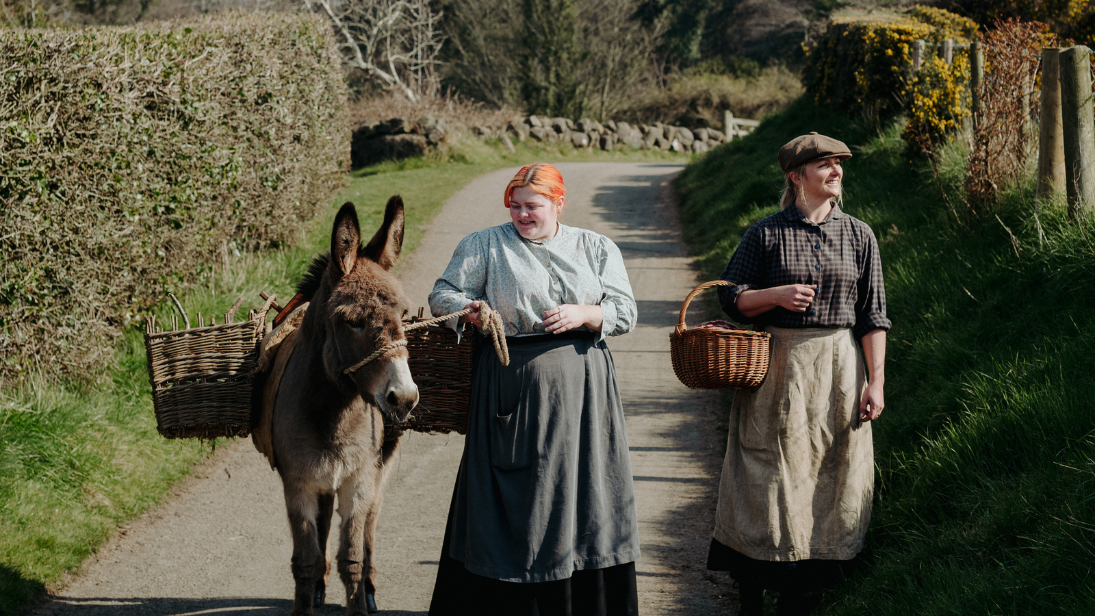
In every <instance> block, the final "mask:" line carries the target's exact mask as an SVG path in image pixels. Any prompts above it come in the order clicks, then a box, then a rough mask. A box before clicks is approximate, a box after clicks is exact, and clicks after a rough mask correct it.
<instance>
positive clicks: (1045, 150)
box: [1036, 47, 1065, 201]
mask: <svg viewBox="0 0 1095 616" xmlns="http://www.w3.org/2000/svg"><path fill="white" fill-rule="evenodd" d="M1058 53H1060V49H1059V48H1057V47H1046V48H1045V49H1043V50H1042V95H1041V107H1042V109H1041V113H1040V116H1039V121H1038V191H1037V193H1036V195H1037V198H1038V200H1039V201H1046V200H1052V199H1054V198H1055V197H1056V196H1057V195H1062V194H1064V192H1065V134H1064V125H1063V124H1062V123H1061V81H1060V74H1061V73H1060V68H1059V66H1060V64H1059V62H1058V59H1057V54H1058Z"/></svg>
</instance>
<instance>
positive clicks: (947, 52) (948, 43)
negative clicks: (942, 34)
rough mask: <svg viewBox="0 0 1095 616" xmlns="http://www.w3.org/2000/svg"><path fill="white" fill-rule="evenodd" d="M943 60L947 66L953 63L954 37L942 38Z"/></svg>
mask: <svg viewBox="0 0 1095 616" xmlns="http://www.w3.org/2000/svg"><path fill="white" fill-rule="evenodd" d="M943 61H944V62H946V63H947V65H948V66H950V65H951V64H953V63H954V39H944V40H943Z"/></svg>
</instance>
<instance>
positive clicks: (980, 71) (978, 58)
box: [970, 41, 985, 125]
mask: <svg viewBox="0 0 1095 616" xmlns="http://www.w3.org/2000/svg"><path fill="white" fill-rule="evenodd" d="M984 78H985V50H984V48H983V47H982V46H981V42H980V41H974V42H973V43H970V94H971V97H970V110H971V111H972V112H973V122H974V125H976V124H977V116H978V114H980V113H981V81H983V80H984Z"/></svg>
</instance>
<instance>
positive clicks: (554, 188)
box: [503, 163, 567, 208]
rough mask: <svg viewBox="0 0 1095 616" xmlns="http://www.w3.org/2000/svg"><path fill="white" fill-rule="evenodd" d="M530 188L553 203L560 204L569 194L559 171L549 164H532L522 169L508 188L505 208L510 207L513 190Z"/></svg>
mask: <svg viewBox="0 0 1095 616" xmlns="http://www.w3.org/2000/svg"><path fill="white" fill-rule="evenodd" d="M521 186H528V187H530V188H532V190H534V191H536V192H537V193H539V194H541V195H543V196H545V197H547V198H548V199H551V202H552V203H558V202H559V199H561V198H562V197H563V195H565V194H567V187H566V185H565V184H563V175H562V174H561V173H559V170H558V169H556V168H555V167H553V166H551V165H550V164H548V163H532V164H531V165H525V166H524V167H521V170H520V171H518V172H517V175H515V176H513V179H512V180H510V181H509V185H507V186H506V194H505V195H504V196H503V200H504V202H505V206H506V207H507V208H508V207H509V200H510V197H511V196H512V195H513V189H514V188H518V187H521Z"/></svg>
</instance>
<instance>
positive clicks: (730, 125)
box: [722, 109, 734, 141]
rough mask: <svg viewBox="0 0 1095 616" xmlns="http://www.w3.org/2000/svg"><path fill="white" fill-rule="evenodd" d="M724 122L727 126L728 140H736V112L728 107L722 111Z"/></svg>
mask: <svg viewBox="0 0 1095 616" xmlns="http://www.w3.org/2000/svg"><path fill="white" fill-rule="evenodd" d="M722 124H723V126H724V127H725V128H726V140H727V141H733V140H734V112H732V111H730V110H729V109H727V110H726V111H724V112H722Z"/></svg>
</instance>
